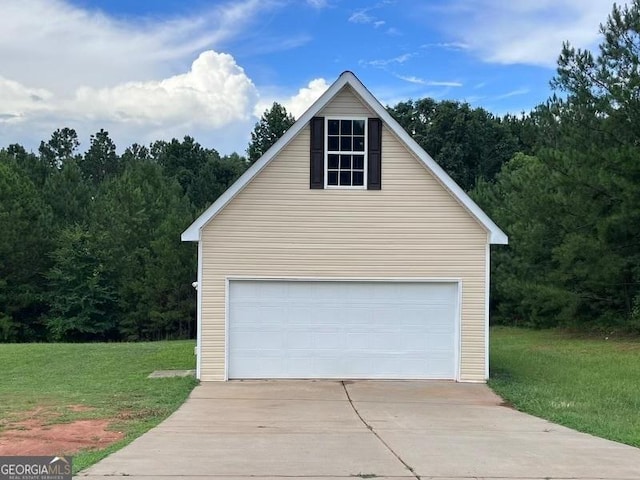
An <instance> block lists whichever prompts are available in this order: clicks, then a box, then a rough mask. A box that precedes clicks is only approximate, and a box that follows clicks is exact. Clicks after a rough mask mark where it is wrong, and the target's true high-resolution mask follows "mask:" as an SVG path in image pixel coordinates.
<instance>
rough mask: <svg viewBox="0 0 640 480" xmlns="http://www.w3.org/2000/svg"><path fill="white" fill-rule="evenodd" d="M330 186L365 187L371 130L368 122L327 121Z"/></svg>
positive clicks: (328, 183)
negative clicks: (367, 151) (369, 132)
mask: <svg viewBox="0 0 640 480" xmlns="http://www.w3.org/2000/svg"><path fill="white" fill-rule="evenodd" d="M326 128H327V135H326V142H327V144H326V147H327V148H326V152H327V154H326V160H325V161H326V172H327V175H326V184H327V186H328V187H343V188H345V187H353V188H364V187H365V173H366V172H365V170H366V167H365V166H366V161H365V157H366V144H367V130H366V120H365V119H354V118H349V119H340V118H329V119H327V125H326Z"/></svg>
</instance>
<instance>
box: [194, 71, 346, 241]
mask: <svg viewBox="0 0 640 480" xmlns="http://www.w3.org/2000/svg"><path fill="white" fill-rule="evenodd" d="M349 73H350V72H349ZM351 75H352V76H353V74H351ZM353 78H355V77H353ZM347 82H348V78H347V77H346V76H345V74H344V73H343V74H342V75H341V76H340V78H338V80H336V81H335V82H334V83H333V85H331V86H330V87H329V88H328V89H327V90H326V91H325V92H324V93H323V94H322V95H321V96H320V98H318V99H317V100H316V101H315V102H314V103H313V105H311V107H309V109H308V110H307V111H306V112H305V113H303V114H302V116H301V117H300V118H299V119H298V120H297V121H296V122H295V123H294V124H293V125H292V126H291V128H289V130H287V131H286V132H285V134H284V135H283V136H282V137H280V139H278V141H277V142H276V143H274V144H273V145H272V146H271V148H269V150H267V151H266V152H265V153H264V154H263V155H262V157H260V158H259V159H258V160H257V161H256V162H255V163H254V164H253V165H251V167H249V168H248V169H247V171H245V172H244V173H243V174H242V175H241V176H240V178H238V180H236V181H235V182H234V183H233V184H232V185H231V186H230V187H229V188H228V189H227V190H226V191H225V192H224V193H223V194H222V195H220V196H219V197H218V199H217V200H216V201H215V202H213V203H212V204H211V206H210V207H209V208H207V209H206V210H205V211H204V212H203V213H202V215H200V216H199V217H198V218H197V219H196V220H195V221H194V222H193V223H192V224H191V225H190V226H189V228H187V229H186V230H185V231H184V232H182V236H181V238H182V241H183V242H198V241H200V229H202V227H204V226H205V225H206V224H207V223H209V222H210V221H211V220H212V219H213V218H214V217H215V216H216V215H217V214H218V212H220V210H222V209H223V208H224V207H225V205H226V204H227V203H229V202H230V201H231V200H232V199H233V198H234V197H235V196H236V195H237V194H238V193H240V191H242V189H243V188H244V187H245V186H246V185H247V184H248V183H249V182H250V181H251V180H252V179H253V177H255V176H256V175H258V173H260V171H261V170H262V169H263V168H264V167H266V166H267V165H268V164H269V162H270V161H271V160H272V159H273V158H274V157H275V156H276V155H277V154H278V153H279V152H280V150H282V149H283V148H284V147H285V146H286V145H287V144H288V143H289V142H290V141H291V140H293V138H294V137H295V136H296V135H297V134H298V133H299V132H300V130H302V129H303V128H304V126H305V125H306V124H307V123H309V121H310V120H311V119H312V118H313V117H314V116H315V114H316V113H318V112H319V111H320V110H322V109H323V108H324V106H325V105H326V104H327V103H329V100H331V99H332V98H333V97H334V96H335V95H336V94H337V93H338V92H339V91H340V89H342V87H343V86H344V85H345V84H346V83H347Z"/></svg>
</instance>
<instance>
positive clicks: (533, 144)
mask: <svg viewBox="0 0 640 480" xmlns="http://www.w3.org/2000/svg"><path fill="white" fill-rule="evenodd" d="M639 32H640V0H635V1H634V2H633V3H632V4H630V5H629V6H626V7H617V6H614V8H613V11H612V13H611V15H610V16H609V18H608V19H607V20H606V22H605V23H604V24H603V25H602V26H601V33H602V43H601V44H600V46H599V48H598V50H597V51H596V52H595V53H594V52H591V51H588V50H581V49H576V48H574V47H572V46H571V45H569V44H565V45H564V47H563V49H562V52H561V54H560V57H559V60H558V69H557V73H556V75H555V77H554V78H553V79H552V86H553V87H554V89H555V93H554V95H553V96H552V97H551V98H549V99H548V101H546V102H545V103H544V104H541V105H539V106H537V107H536V108H534V109H533V110H532V111H531V112H528V113H526V114H525V113H523V114H521V115H519V116H514V115H507V116H504V117H498V116H496V115H493V114H492V113H490V112H488V111H486V110H484V109H482V108H472V107H471V106H470V105H468V104H466V103H461V102H454V101H435V100H433V99H430V98H423V99H419V100H415V101H414V100H410V101H406V102H401V103H399V104H397V105H395V106H392V107H389V111H390V113H391V114H392V115H393V116H394V118H396V119H397V120H398V122H399V123H400V124H401V125H402V126H403V127H404V128H405V129H406V130H407V132H408V133H409V134H411V135H412V136H413V138H415V139H416V141H417V142H418V143H419V144H420V145H421V146H422V147H423V148H424V149H425V150H426V151H427V152H429V153H430V154H431V155H432V156H433V157H434V158H435V160H436V161H437V162H438V163H439V164H440V165H441V166H442V167H443V168H444V169H445V170H446V171H447V172H448V173H449V175H451V177H452V178H453V179H454V180H455V181H456V182H458V184H460V185H461V186H462V187H463V188H464V189H465V190H466V191H467V192H469V193H470V195H471V196H472V198H474V200H476V201H477V202H478V203H479V204H480V206H481V207H483V208H484V209H485V211H487V213H488V214H489V215H490V216H491V217H492V218H493V219H494V220H495V221H496V222H497V223H498V225H500V227H501V228H503V229H504V230H505V232H506V233H507V234H508V235H509V237H510V245H509V246H497V247H496V248H493V249H492V259H493V261H492V285H491V287H492V304H491V309H492V321H494V322H498V323H504V324H513V325H524V326H534V327H555V326H563V327H574V328H580V329H593V328H597V329H602V328H607V329H611V328H615V329H624V330H633V331H640V287H639V286H640V188H639V187H640V155H639V154H640V137H639V130H638V128H639V127H638V126H639V125H640V34H639ZM293 122H294V119H293V117H292V116H291V115H289V114H288V113H287V112H286V109H284V107H282V106H281V105H279V104H277V103H274V104H273V106H272V108H271V109H269V110H267V111H265V113H264V115H263V116H262V118H261V119H260V121H259V122H258V123H257V124H256V126H255V128H254V130H253V133H252V134H251V142H250V144H249V146H248V149H247V157H244V156H242V155H239V154H237V153H234V154H231V155H225V156H220V155H219V154H218V152H217V151H216V150H214V149H207V148H203V147H202V146H201V145H199V144H198V143H197V142H196V141H195V140H194V139H192V138H190V137H185V138H184V139H183V140H182V141H179V140H176V139H174V140H172V141H170V142H166V141H157V142H154V143H152V144H150V145H149V146H142V145H137V144H134V145H131V146H129V147H128V148H126V149H125V150H124V152H123V153H122V154H118V153H117V149H116V146H115V144H114V143H113V141H112V140H111V139H110V138H109V135H108V133H107V132H105V131H103V130H101V131H99V132H97V133H96V134H95V135H93V136H92V137H91V138H90V142H89V146H88V148H87V150H86V151H85V152H84V153H80V152H79V140H78V137H77V135H76V132H75V131H74V130H72V129H68V128H62V129H59V130H56V131H55V132H53V134H52V135H51V138H50V139H49V140H47V141H43V142H41V144H40V147H39V148H38V151H37V152H27V151H26V150H25V149H24V148H23V147H21V146H20V145H17V144H13V145H9V146H7V147H5V148H2V149H1V150H0V340H1V341H85V340H143V339H150V340H153V339H165V338H186V337H192V336H193V335H194V327H195V320H194V319H195V311H194V309H195V291H194V289H193V288H192V287H191V282H192V281H193V280H195V274H196V257H195V255H196V248H195V245H193V244H188V243H182V242H181V241H180V233H181V231H182V230H184V228H186V227H187V226H188V225H189V224H190V223H191V222H192V221H193V220H194V219H195V218H196V217H197V216H198V215H199V214H200V213H201V212H202V211H203V210H204V209H205V208H206V207H207V206H208V205H210V204H211V203H212V202H213V201H215V199H216V198H217V197H218V196H219V195H220V194H222V193H223V192H224V190H225V189H226V188H227V187H228V186H229V185H230V184H231V183H233V182H234V181H235V180H236V179H237V178H238V177H239V176H240V175H241V174H242V173H243V172H244V171H245V170H246V168H247V167H248V166H249V165H250V164H251V163H253V162H254V161H255V160H257V159H258V158H259V157H260V156H261V155H262V154H263V153H264V152H265V151H266V150H267V149H268V148H269V147H270V146H271V145H272V144H273V143H275V141H276V140H277V139H278V138H279V137H280V136H281V135H282V134H283V133H284V132H285V131H286V130H287V129H288V128H289V127H290V126H291V125H292V124H293Z"/></svg>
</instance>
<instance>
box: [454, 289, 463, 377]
mask: <svg viewBox="0 0 640 480" xmlns="http://www.w3.org/2000/svg"><path fill="white" fill-rule="evenodd" d="M457 283H458V304H457V305H456V314H455V315H456V325H455V329H456V333H455V335H456V340H457V348H456V360H455V362H456V364H455V372H456V378H455V380H456V382H459V381H460V379H461V378H462V279H460V280H458V282H457Z"/></svg>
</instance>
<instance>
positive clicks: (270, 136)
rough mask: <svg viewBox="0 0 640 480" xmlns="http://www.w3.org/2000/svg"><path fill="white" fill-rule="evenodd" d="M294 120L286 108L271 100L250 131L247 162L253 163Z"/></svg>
mask: <svg viewBox="0 0 640 480" xmlns="http://www.w3.org/2000/svg"><path fill="white" fill-rule="evenodd" d="M295 121H296V120H295V118H293V116H292V115H291V114H289V113H287V110H286V108H284V107H283V106H282V105H280V104H279V103H278V102H273V105H272V106H271V108H269V109H267V110H265V111H264V113H263V114H262V117H260V121H259V122H258V123H256V125H255V127H254V129H253V132H251V142H250V143H249V147H248V148H247V156H248V160H249V163H250V164H252V163H254V162H255V161H256V160H258V159H259V158H260V157H261V156H262V155H264V154H265V152H266V151H267V150H269V148H270V147H271V146H272V145H273V144H274V143H276V142H277V141H278V139H279V138H280V137H281V136H282V135H284V133H285V132H286V131H287V130H289V128H291V125H293V124H294V123H295Z"/></svg>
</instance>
